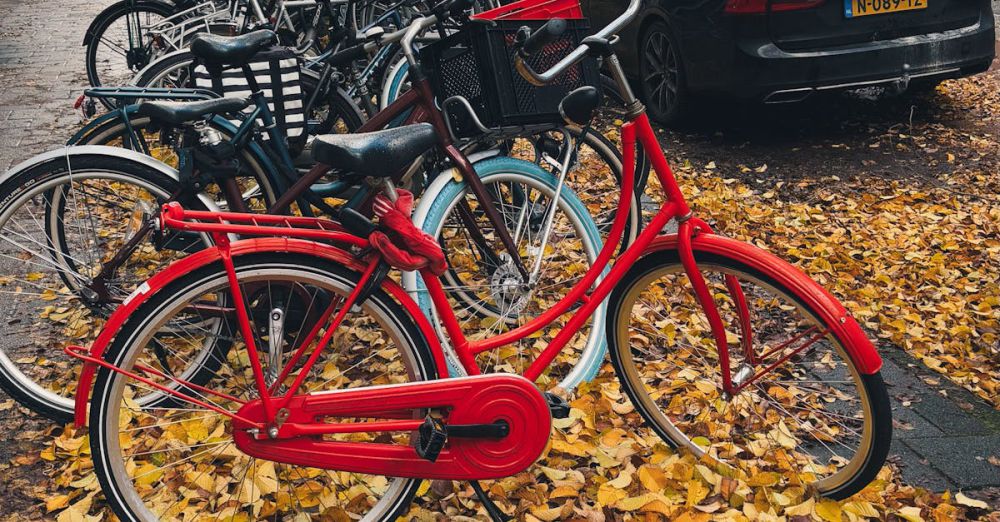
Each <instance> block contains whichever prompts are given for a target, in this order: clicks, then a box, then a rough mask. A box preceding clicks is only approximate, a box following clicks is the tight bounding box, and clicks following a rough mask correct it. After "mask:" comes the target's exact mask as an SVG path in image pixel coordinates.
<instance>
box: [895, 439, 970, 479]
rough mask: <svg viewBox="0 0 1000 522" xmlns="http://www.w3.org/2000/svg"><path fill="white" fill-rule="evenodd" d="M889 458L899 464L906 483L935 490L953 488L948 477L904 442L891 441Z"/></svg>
mask: <svg viewBox="0 0 1000 522" xmlns="http://www.w3.org/2000/svg"><path fill="white" fill-rule="evenodd" d="M890 454H891V455H892V457H890V460H891V461H892V462H894V463H895V464H896V465H897V466H899V468H900V471H902V473H903V476H904V477H906V482H907V483H908V484H911V485H914V486H919V487H922V488H924V489H928V490H931V491H935V492H941V491H945V490H950V489H954V488H955V484H954V483H952V482H951V481H950V480H948V477H947V476H945V475H944V473H941V472H940V471H938V470H937V469H935V468H934V467H933V466H931V464H930V461H929V460H927V459H925V458H924V457H922V456H921V455H919V454H918V453H916V452H915V451H913V449H911V448H910V447H909V446H907V445H906V443H904V442H901V441H899V440H896V441H893V444H892V450H891V453H890Z"/></svg>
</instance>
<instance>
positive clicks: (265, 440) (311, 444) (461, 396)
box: [233, 374, 552, 480]
mask: <svg viewBox="0 0 1000 522" xmlns="http://www.w3.org/2000/svg"><path fill="white" fill-rule="evenodd" d="M431 412H433V413H434V416H433V417H432V416H430V415H429V414H430V413H431ZM238 416H239V417H240V418H239V419H235V420H234V421H233V423H234V426H233V432H234V436H233V437H234V439H235V442H236V447H237V448H239V449H240V451H243V452H244V453H246V454H247V455H250V456H252V457H257V458H262V459H267V460H271V461H275V462H282V463H286V464H293V465H300V466H310V467H316V468H324V469H330V470H337V471H347V472H353V473H366V474H372V475H384V476H390V477H408V478H424V479H440V480H485V479H494V478H500V477H506V476H510V475H514V474H516V473H519V472H521V471H524V470H525V469H527V468H528V467H529V466H531V465H532V464H533V463H534V462H535V461H536V460H537V459H538V457H539V456H540V455H541V453H542V451H543V450H544V449H545V446H546V444H547V443H548V439H549V430H550V429H551V424H552V418H551V415H550V413H549V406H548V403H547V402H546V400H545V398H544V397H543V396H542V394H541V392H539V391H538V389H537V388H535V385H534V384H532V383H531V381H528V380H527V379H525V378H523V377H520V376H517V375H509V374H495V375H477V376H473V377H459V378H455V379H441V380H437V381H427V382H416V383H406V384H395V385H384V386H372V387H366V388H357V389H352V390H337V391H330V392H318V393H312V394H307V395H298V396H295V397H293V398H292V399H291V400H290V402H289V404H288V405H287V406H286V407H285V408H283V409H282V411H281V413H280V414H279V416H278V417H279V419H281V420H280V422H276V423H269V419H268V418H267V416H266V413H265V410H264V405H263V403H262V402H261V401H260V400H256V401H253V402H250V403H248V404H246V405H245V406H243V407H242V408H241V409H240V411H239V412H238ZM432 418H433V419H434V422H433V424H434V425H435V426H437V427H436V428H435V429H434V430H432V431H433V432H434V433H433V435H434V437H433V441H431V440H429V439H427V438H426V436H427V434H421V433H420V431H421V426H423V425H426V424H428V420H427V419H432ZM241 419H243V420H241ZM358 419H362V420H361V421H358ZM246 421H253V422H256V423H259V424H263V425H268V426H269V429H268V430H254V429H253V426H252V425H250V424H248V423H247V422H246ZM449 425H451V426H454V427H455V429H454V430H452V431H450V432H449V430H448V426H449ZM392 431H395V432H409V433H410V437H409V438H410V440H411V443H410V444H408V445H407V444H399V443H375V442H339V441H332V440H324V439H323V436H331V435H336V434H348V433H353V434H358V433H370V434H372V436H371V439H372V440H374V439H375V436H376V435H378V434H381V433H385V432H392ZM424 431H426V429H425V430H424ZM351 438H352V440H355V441H356V440H358V438H357V436H356V435H355V436H352V437H351ZM429 446H431V447H432V450H433V451H431V452H430V453H432V455H429V454H428V447H429ZM417 448H420V449H421V451H420V454H418V451H417Z"/></svg>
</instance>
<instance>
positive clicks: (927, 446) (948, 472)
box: [903, 435, 1000, 488]
mask: <svg viewBox="0 0 1000 522" xmlns="http://www.w3.org/2000/svg"><path fill="white" fill-rule="evenodd" d="M903 444H904V445H906V446H907V447H909V448H910V449H912V450H914V451H915V452H916V453H917V454H919V455H920V456H922V457H923V458H925V459H926V460H927V461H928V462H929V464H930V465H931V466H933V467H934V468H935V469H937V470H939V471H941V472H942V473H944V475H945V476H947V477H948V478H949V479H950V480H951V481H952V482H953V483H954V484H955V485H956V486H957V487H959V488H981V487H987V486H996V485H997V484H1000V467H997V466H995V465H993V464H990V462H989V460H988V459H989V457H991V456H993V457H997V458H1000V435H990V436H983V437H934V438H924V439H910V440H906V441H903Z"/></svg>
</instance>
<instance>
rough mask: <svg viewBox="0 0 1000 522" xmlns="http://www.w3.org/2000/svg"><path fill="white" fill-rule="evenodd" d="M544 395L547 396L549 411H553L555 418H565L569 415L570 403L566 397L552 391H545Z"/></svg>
mask: <svg viewBox="0 0 1000 522" xmlns="http://www.w3.org/2000/svg"><path fill="white" fill-rule="evenodd" d="M542 395H544V396H545V402H546V403H548V405H549V411H550V412H551V413H552V418H553V419H565V418H566V417H569V403H568V402H566V399H563V398H562V397H560V396H558V395H556V394H554V393H551V392H543V393H542Z"/></svg>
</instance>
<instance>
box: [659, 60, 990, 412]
mask: <svg viewBox="0 0 1000 522" xmlns="http://www.w3.org/2000/svg"><path fill="white" fill-rule="evenodd" d="M998 85H1000V74H998V72H997V71H996V70H994V71H992V72H991V73H988V74H986V75H981V76H978V77H975V78H969V79H965V80H961V81H950V82H945V83H944V84H943V85H941V86H939V87H938V88H937V90H936V91H935V92H934V93H932V94H929V95H925V96H919V97H915V98H903V99H896V100H876V101H873V102H867V101H866V100H854V101H852V102H844V101H840V102H839V103H841V104H842V107H844V110H853V111H859V112H860V111H861V110H863V109H864V108H870V109H871V110H872V112H873V113H875V114H876V116H875V117H872V115H869V117H868V118H867V120H868V121H867V122H863V121H857V120H855V121H852V119H851V118H845V119H844V121H842V122H841V125H842V129H843V128H846V129H853V130H847V131H843V130H841V132H828V133H826V134H825V135H822V137H816V136H808V135H807V136H804V139H803V140H802V142H801V143H800V144H799V145H798V146H797V147H796V148H794V149H793V150H792V151H791V152H789V153H788V154H789V155H798V156H800V157H802V158H803V159H804V160H805V161H803V163H805V164H804V165H797V167H796V168H790V167H789V165H788V164H778V165H776V164H775V163H774V162H773V161H772V162H771V163H770V165H768V163H766V161H767V160H766V159H761V160H758V162H753V163H747V164H738V165H733V162H732V161H725V160H721V159H720V160H719V161H714V160H710V161H708V162H702V161H696V160H695V159H693V158H685V159H682V160H681V161H680V162H679V165H680V167H679V169H678V176H679V178H680V179H681V180H682V184H683V185H684V188H685V192H686V193H687V194H688V196H689V198H691V200H692V201H693V202H694V206H695V208H696V209H697V210H696V211H697V212H699V213H700V214H701V215H702V216H708V217H709V218H710V220H711V221H712V222H713V224H714V225H715V226H716V227H717V228H718V229H719V231H721V232H722V233H724V234H726V235H728V236H731V237H736V238H739V239H743V240H746V241H751V242H753V243H755V244H757V245H759V246H762V247H764V248H767V249H768V250H770V251H771V252H774V253H776V254H778V255H779V256H781V257H783V258H785V259H788V260H790V261H792V262H794V263H795V264H797V265H798V266H799V267H800V268H802V269H803V270H805V271H806V272H807V273H808V274H810V275H811V276H812V277H814V278H815V279H816V280H818V281H819V282H820V283H822V284H823V285H824V286H825V287H827V288H828V289H830V290H831V291H832V292H833V293H834V294H835V295H837V296H838V297H839V298H840V299H842V300H843V301H844V303H845V305H846V306H847V308H848V309H849V310H851V311H852V312H853V313H854V315H855V316H856V317H857V318H858V320H859V321H860V322H862V324H863V325H864V326H865V327H866V328H867V330H868V331H869V332H870V333H871V334H872V335H874V336H876V337H878V338H879V339H881V340H884V341H887V342H883V343H880V344H879V346H880V348H881V349H897V348H901V349H904V350H906V351H907V352H909V353H910V354H912V355H914V356H916V357H917V358H919V359H920V360H921V361H923V362H924V364H926V365H927V366H928V367H929V368H931V369H933V370H936V371H939V372H941V373H943V374H944V375H946V376H947V377H948V378H949V379H952V380H953V381H955V382H956V383H958V384H960V385H962V386H964V387H966V388H967V389H969V390H971V391H973V392H975V393H976V394H978V395H979V396H980V397H982V398H983V399H985V400H987V401H989V402H991V403H992V404H993V405H994V406H996V407H998V408H1000V277H998V275H997V274H1000V88H998ZM859 105H860V106H861V109H859V108H858V106H859ZM893 109H895V110H896V116H897V117H899V121H898V122H896V123H891V122H892V119H891V118H892V112H891V111H892V110H893ZM911 118H912V120H911ZM872 120H876V121H874V122H872ZM878 120H882V121H878ZM779 121H780V120H779ZM784 123H790V122H789V121H785V122H784ZM803 125H804V126H805V127H807V128H808V124H805V123H803ZM820 125H822V124H820ZM817 134H820V133H819V132H817ZM668 143H669V142H668ZM668 147H669V144H668ZM763 148H764V149H765V153H764V154H763V155H764V156H766V155H767V152H766V148H767V147H766V146H765V147H763ZM699 152H700V151H698V150H695V151H694V154H692V156H696V157H698V156H700V154H698V153H699ZM744 156H746V155H745V154H744ZM808 156H811V158H807V157H808ZM718 157H719V158H725V154H724V152H723V153H721V154H719V156H718ZM699 159H702V160H703V159H704V158H703V157H699ZM803 167H804V168H803Z"/></svg>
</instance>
